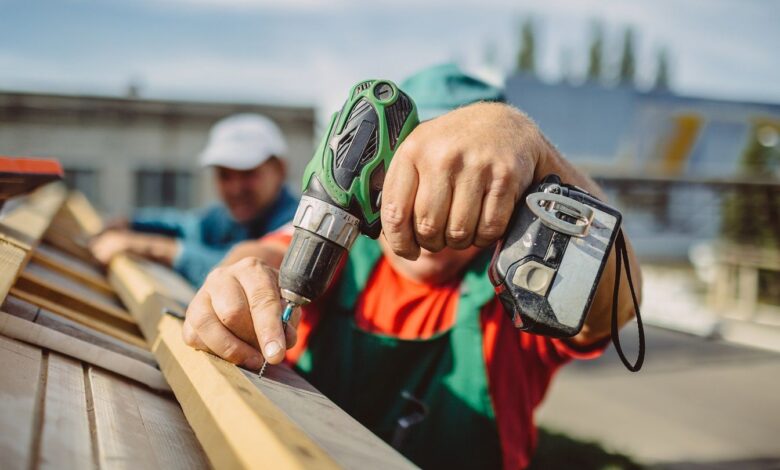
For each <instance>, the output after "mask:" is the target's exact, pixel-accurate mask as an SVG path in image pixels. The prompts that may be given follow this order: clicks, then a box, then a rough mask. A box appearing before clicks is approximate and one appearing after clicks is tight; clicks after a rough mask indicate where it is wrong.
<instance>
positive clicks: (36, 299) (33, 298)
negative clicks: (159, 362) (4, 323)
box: [10, 287, 147, 349]
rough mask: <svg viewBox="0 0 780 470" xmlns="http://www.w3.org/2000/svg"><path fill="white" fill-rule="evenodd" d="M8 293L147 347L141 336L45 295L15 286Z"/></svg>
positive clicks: (126, 340) (97, 329)
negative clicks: (53, 300) (61, 303)
mask: <svg viewBox="0 0 780 470" xmlns="http://www.w3.org/2000/svg"><path fill="white" fill-rule="evenodd" d="M10 293H11V294H12V295H14V296H16V297H19V298H20V299H22V300H24V301H26V302H30V303H32V304H35V305H37V306H39V307H42V308H45V309H47V310H50V311H52V312H54V313H56V314H57V315H61V316H63V317H65V318H67V319H68V320H72V321H75V322H77V323H80V324H82V325H84V326H87V327H89V328H92V329H93V330H95V331H99V332H101V333H105V334H107V335H110V336H113V337H114V338H117V339H120V340H122V341H125V342H127V343H129V344H132V345H134V346H137V347H139V348H143V349H146V348H147V345H146V342H145V341H144V340H143V338H141V337H140V336H138V335H137V334H132V333H128V332H127V331H126V330H123V329H120V328H117V327H115V326H113V325H110V324H108V323H105V322H103V321H101V320H97V319H95V318H93V317H91V316H89V315H85V314H83V313H81V312H78V311H76V310H73V309H71V308H68V307H65V306H63V305H60V304H58V303H56V302H52V301H51V300H49V299H47V298H46V297H41V296H39V295H35V294H30V293H29V292H27V291H24V290H21V289H17V288H16V287H12V288H11V291H10Z"/></svg>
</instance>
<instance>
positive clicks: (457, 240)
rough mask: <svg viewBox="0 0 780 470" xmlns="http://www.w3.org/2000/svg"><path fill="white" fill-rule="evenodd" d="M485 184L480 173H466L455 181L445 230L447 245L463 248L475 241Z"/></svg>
mask: <svg viewBox="0 0 780 470" xmlns="http://www.w3.org/2000/svg"><path fill="white" fill-rule="evenodd" d="M484 186H485V183H484V180H483V176H482V174H479V173H475V174H466V175H463V176H462V177H461V178H459V179H458V180H457V181H455V184H454V185H453V194H452V208H451V209H450V215H449V217H448V218H447V228H446V229H445V231H444V237H445V240H446V243H447V246H449V247H452V248H455V249H458V250H462V249H465V248H468V247H469V246H471V244H472V243H473V241H474V235H475V233H476V231H477V224H478V223H479V214H480V208H481V207H480V206H481V199H482V195H483V194H484V192H485V189H484Z"/></svg>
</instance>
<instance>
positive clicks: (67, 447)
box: [38, 354, 94, 470]
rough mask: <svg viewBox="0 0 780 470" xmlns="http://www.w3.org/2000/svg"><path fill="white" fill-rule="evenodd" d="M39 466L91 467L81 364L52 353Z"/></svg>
mask: <svg viewBox="0 0 780 470" xmlns="http://www.w3.org/2000/svg"><path fill="white" fill-rule="evenodd" d="M47 371H48V373H47V377H46V393H45V395H44V407H43V409H44V412H43V426H42V430H41V437H40V448H39V455H38V465H39V468H42V469H52V470H54V469H61V468H72V469H76V468H91V467H93V466H94V462H93V459H92V438H91V436H90V429H89V419H88V417H87V401H86V396H85V390H84V373H83V370H82V365H81V362H79V361H76V360H73V359H70V358H68V357H64V356H60V355H58V354H49V360H48V368H47Z"/></svg>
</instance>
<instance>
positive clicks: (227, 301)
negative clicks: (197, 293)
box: [207, 270, 260, 349]
mask: <svg viewBox="0 0 780 470" xmlns="http://www.w3.org/2000/svg"><path fill="white" fill-rule="evenodd" d="M221 272H225V274H223V275H221V276H214V277H213V280H210V281H211V282H209V283H208V287H207V288H208V292H209V294H210V297H211V305H212V308H213V309H214V313H216V315H217V317H218V318H219V321H221V322H222V324H223V325H225V327H226V328H227V329H228V330H230V332H231V333H233V334H234V335H236V336H238V337H239V338H241V340H242V341H244V342H245V343H248V344H251V345H252V346H254V347H255V348H257V349H259V348H260V345H259V343H258V342H257V335H256V334H255V328H254V325H253V323H252V314H251V312H250V309H249V301H248V300H247V298H246V295H245V294H244V289H243V287H242V286H241V284H240V283H239V281H238V279H237V278H236V277H235V274H227V272H226V270H222V271H221Z"/></svg>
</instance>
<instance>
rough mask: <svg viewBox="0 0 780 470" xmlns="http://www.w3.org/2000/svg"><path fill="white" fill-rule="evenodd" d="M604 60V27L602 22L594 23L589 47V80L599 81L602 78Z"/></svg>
mask: <svg viewBox="0 0 780 470" xmlns="http://www.w3.org/2000/svg"><path fill="white" fill-rule="evenodd" d="M603 62H604V28H603V26H602V25H601V23H598V22H596V23H593V29H592V32H591V38H590V48H589V49H588V72H587V74H586V77H587V78H588V80H592V81H599V80H601V78H602V73H603V70H602V69H603V67H604V65H603Z"/></svg>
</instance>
